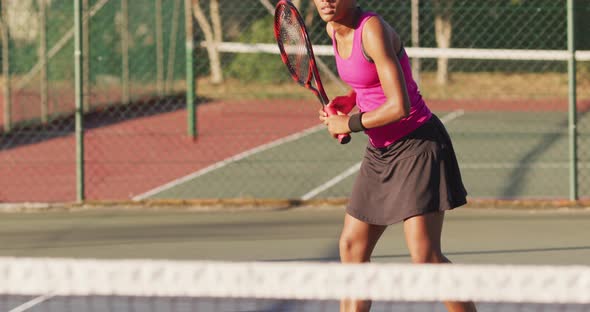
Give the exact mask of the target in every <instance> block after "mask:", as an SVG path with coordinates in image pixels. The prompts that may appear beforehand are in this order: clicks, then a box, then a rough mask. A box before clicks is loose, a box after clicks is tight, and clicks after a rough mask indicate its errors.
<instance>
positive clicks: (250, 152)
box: [132, 124, 325, 200]
mask: <svg viewBox="0 0 590 312" xmlns="http://www.w3.org/2000/svg"><path fill="white" fill-rule="evenodd" d="M322 129H325V125H323V124H321V125H318V126H315V127H312V128H308V129H306V130H303V131H301V132H297V133H295V134H292V135H289V136H286V137H284V138H281V139H278V140H275V141H272V142H270V143H267V144H263V145H260V146H257V147H255V148H253V149H250V150H247V151H245V152H242V153H240V154H237V155H234V156H231V157H229V158H226V159H224V160H222V161H220V162H217V163H215V164H213V165H210V166H208V167H205V168H203V169H201V170H199V171H196V172H193V173H191V174H189V175H187V176H184V177H182V178H179V179H176V180H174V181H171V182H169V183H166V184H164V185H161V186H159V187H156V188H154V189H152V190H150V191H147V192H145V193H143V194H140V195H137V196H135V197H133V198H132V200H142V199H146V198H148V197H150V196H152V195H155V194H157V193H160V192H163V191H165V190H167V189H170V188H173V187H175V186H177V185H180V184H182V183H185V182H187V181H189V180H192V179H195V178H197V177H200V176H202V175H204V174H206V173H208V172H211V171H213V170H216V169H219V168H222V167H225V166H227V165H229V164H231V163H233V162H236V161H238V160H241V159H244V158H246V157H249V156H251V155H254V154H256V153H259V152H262V151H265V150H268V149H271V148H273V147H275V146H279V145H281V144H285V143H288V142H291V141H295V140H297V139H300V138H302V137H305V136H307V135H310V134H312V133H314V132H317V131H319V130H322Z"/></svg>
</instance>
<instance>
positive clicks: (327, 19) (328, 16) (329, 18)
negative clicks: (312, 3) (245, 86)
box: [320, 13, 334, 23]
mask: <svg viewBox="0 0 590 312" xmlns="http://www.w3.org/2000/svg"><path fill="white" fill-rule="evenodd" d="M320 18H321V19H322V20H323V21H324V22H326V23H329V22H332V21H334V14H324V13H322V14H320Z"/></svg>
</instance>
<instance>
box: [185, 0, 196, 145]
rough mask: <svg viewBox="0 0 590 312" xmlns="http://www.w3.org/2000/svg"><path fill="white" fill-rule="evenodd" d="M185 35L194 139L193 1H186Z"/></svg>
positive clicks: (188, 109) (188, 108) (189, 118)
mask: <svg viewBox="0 0 590 312" xmlns="http://www.w3.org/2000/svg"><path fill="white" fill-rule="evenodd" d="M184 11H185V12H184V16H185V23H184V24H185V33H186V40H185V43H186V86H187V88H186V112H187V114H188V116H187V122H188V135H189V137H191V138H192V139H196V137H197V122H196V107H195V104H196V101H195V92H196V90H195V74H194V70H195V67H194V65H195V64H194V51H195V43H194V36H193V34H194V30H193V5H192V1H191V0H185V1H184Z"/></svg>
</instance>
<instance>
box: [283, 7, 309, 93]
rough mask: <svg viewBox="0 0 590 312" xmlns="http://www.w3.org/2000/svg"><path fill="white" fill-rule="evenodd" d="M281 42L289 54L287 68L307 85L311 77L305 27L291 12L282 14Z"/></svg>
mask: <svg viewBox="0 0 590 312" xmlns="http://www.w3.org/2000/svg"><path fill="white" fill-rule="evenodd" d="M279 18H280V20H279V21H280V23H279V25H280V30H279V40H280V41H281V43H282V45H283V47H284V49H285V52H286V53H287V55H286V56H287V62H286V64H287V66H288V67H289V70H290V71H291V73H292V74H293V76H294V77H295V78H296V79H297V80H298V81H299V82H300V83H306V82H307V81H308V80H309V77H310V59H309V53H308V51H307V45H306V37H305V35H304V29H303V28H302V27H303V25H301V24H300V23H299V20H298V19H297V17H296V16H295V15H294V13H293V12H291V10H283V11H281V12H280V17H279Z"/></svg>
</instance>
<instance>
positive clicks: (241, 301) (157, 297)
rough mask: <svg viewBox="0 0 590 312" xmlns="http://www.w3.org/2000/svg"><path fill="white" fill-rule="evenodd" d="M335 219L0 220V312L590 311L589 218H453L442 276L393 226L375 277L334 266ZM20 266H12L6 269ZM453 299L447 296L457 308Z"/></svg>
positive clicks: (117, 216) (503, 213) (296, 212)
mask: <svg viewBox="0 0 590 312" xmlns="http://www.w3.org/2000/svg"><path fill="white" fill-rule="evenodd" d="M341 219H342V208H341V207H324V208H317V207H313V208H312V207H310V208H297V209H287V210H284V209H278V210H274V211H268V210H267V211H254V210H251V211H241V212H240V211H233V212H227V211H225V212H223V211H210V212H203V211H201V212H198V211H174V210H152V211H149V210H145V209H144V210H122V209H118V210H117V209H114V210H110V209H109V210H91V211H79V212H49V213H30V214H4V215H3V217H2V220H0V224H1V225H2V226H1V227H0V228H1V230H0V232H1V234H2V235H1V237H0V242H1V244H0V245H1V246H3V247H2V248H1V249H0V256H1V257H0V279H1V280H2V281H3V282H2V283H0V293H1V294H2V295H0V310H1V311H10V312H16V311H141V312H143V311H235V312H238V311H240V312H246V311H337V310H338V299H339V298H341V297H342V296H363V298H365V297H364V296H366V298H373V299H375V300H376V301H375V303H374V308H373V310H372V311H424V312H427V311H428V312H429V311H445V309H444V305H443V304H442V303H440V301H441V300H445V299H453V298H463V299H464V298H468V299H473V300H475V301H476V302H477V305H478V307H479V308H480V309H479V311H510V312H512V311H514V312H516V311H590V297H589V296H590V271H589V269H588V264H590V260H588V259H590V245H589V244H588V241H587V238H588V237H590V227H588V226H587V225H588V223H589V222H590V211H588V210H581V209H573V210H572V209H570V210H565V209H562V210H553V209H544V210H530V211H525V210H500V209H475V208H465V209H458V210H455V211H452V212H449V213H448V214H447V218H446V222H445V229H444V233H443V247H444V249H445V251H446V255H447V256H448V257H449V258H450V259H451V260H453V261H454V262H455V265H451V266H434V267H428V266H413V265H410V264H409V263H410V260H409V256H408V254H407V250H406V247H405V243H404V239H403V230H402V228H401V227H400V226H392V227H391V228H390V229H388V230H387V231H386V232H385V234H384V236H383V238H382V240H381V241H380V242H379V244H378V246H377V248H376V250H375V253H374V257H373V264H374V266H360V267H354V266H353V267H348V266H339V265H338V263H337V262H338V260H337V259H338V251H337V246H338V245H337V238H338V234H339V230H340V227H341ZM14 257H19V258H14ZM457 296H459V297H457Z"/></svg>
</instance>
